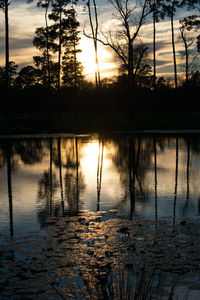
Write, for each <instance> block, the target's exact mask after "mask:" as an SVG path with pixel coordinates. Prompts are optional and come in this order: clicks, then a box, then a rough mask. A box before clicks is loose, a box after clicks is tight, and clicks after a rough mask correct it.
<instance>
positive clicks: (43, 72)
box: [33, 53, 58, 87]
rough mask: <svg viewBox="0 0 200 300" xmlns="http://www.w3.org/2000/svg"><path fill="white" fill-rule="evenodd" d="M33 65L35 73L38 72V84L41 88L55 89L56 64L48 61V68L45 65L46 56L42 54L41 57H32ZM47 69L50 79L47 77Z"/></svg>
mask: <svg viewBox="0 0 200 300" xmlns="http://www.w3.org/2000/svg"><path fill="white" fill-rule="evenodd" d="M33 61H34V64H35V66H36V71H37V72H38V75H39V77H38V83H40V84H42V85H43V86H49V83H50V86H51V87H56V86H57V78H58V63H56V62H53V61H52V60H50V59H49V66H48V65H47V58H46V54H45V53H43V55H41V56H34V57H33ZM48 68H49V72H50V77H48Z"/></svg>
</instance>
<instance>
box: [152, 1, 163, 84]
mask: <svg viewBox="0 0 200 300" xmlns="http://www.w3.org/2000/svg"><path fill="white" fill-rule="evenodd" d="M151 6H152V12H153V86H154V90H155V88H156V23H157V22H159V20H160V19H164V16H165V13H164V11H163V9H162V1H161V0H153V1H152V3H151Z"/></svg>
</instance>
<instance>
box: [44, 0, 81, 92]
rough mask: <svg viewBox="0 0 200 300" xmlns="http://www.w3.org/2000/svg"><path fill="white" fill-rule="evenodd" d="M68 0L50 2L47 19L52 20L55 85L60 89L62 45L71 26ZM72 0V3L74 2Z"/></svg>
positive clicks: (70, 11)
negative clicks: (56, 59)
mask: <svg viewBox="0 0 200 300" xmlns="http://www.w3.org/2000/svg"><path fill="white" fill-rule="evenodd" d="M70 2H71V1H70V0H54V2H53V3H52V12H51V14H49V19H50V20H52V21H53V22H54V24H53V25H52V26H51V34H52V35H54V37H55V40H54V52H58V77H57V80H58V81H57V87H58V89H60V75H61V64H62V47H63V44H64V42H65V41H66V40H67V39H68V29H69V28H70V26H71V15H72V11H73V10H72V9H67V5H68V4H69V3H70ZM76 2H77V0H74V1H73V3H76Z"/></svg>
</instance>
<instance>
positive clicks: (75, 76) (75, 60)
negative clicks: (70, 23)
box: [74, 37, 78, 94]
mask: <svg viewBox="0 0 200 300" xmlns="http://www.w3.org/2000/svg"><path fill="white" fill-rule="evenodd" d="M77 79H78V78H77V57H76V40H75V37H74V88H75V93H76V94H77Z"/></svg>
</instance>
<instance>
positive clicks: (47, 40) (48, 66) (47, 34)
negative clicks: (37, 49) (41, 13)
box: [45, 6, 51, 87]
mask: <svg viewBox="0 0 200 300" xmlns="http://www.w3.org/2000/svg"><path fill="white" fill-rule="evenodd" d="M47 15H48V6H47V7H46V10H45V24H46V51H47V71H48V87H50V85H51V80H50V62H49V30H48V21H47Z"/></svg>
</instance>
